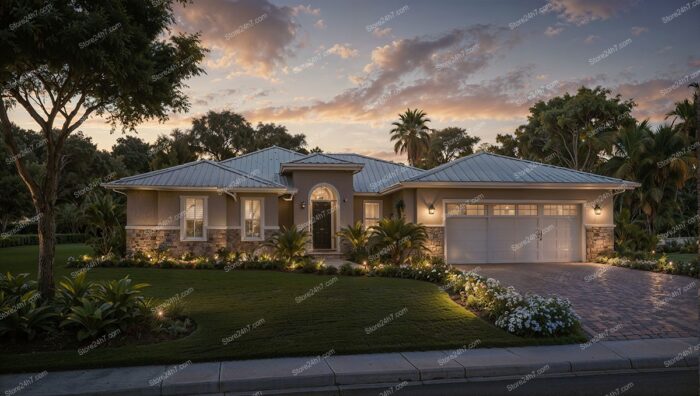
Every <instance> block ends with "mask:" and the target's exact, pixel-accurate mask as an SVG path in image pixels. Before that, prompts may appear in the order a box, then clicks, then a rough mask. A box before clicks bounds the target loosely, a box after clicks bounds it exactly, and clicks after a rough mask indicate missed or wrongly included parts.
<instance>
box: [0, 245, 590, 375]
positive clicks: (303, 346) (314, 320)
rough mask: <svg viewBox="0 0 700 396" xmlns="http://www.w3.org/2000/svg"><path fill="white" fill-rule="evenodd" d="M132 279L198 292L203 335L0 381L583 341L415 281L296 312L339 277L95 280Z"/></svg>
mask: <svg viewBox="0 0 700 396" xmlns="http://www.w3.org/2000/svg"><path fill="white" fill-rule="evenodd" d="M86 252H87V247H86V246H84V245H59V246H58V257H59V258H58V260H57V262H58V263H61V265H59V266H58V267H57V268H56V275H57V279H58V278H59V277H61V276H64V275H67V274H69V273H70V272H71V271H74V269H70V268H64V267H63V264H62V263H64V262H65V259H66V258H67V257H68V256H70V255H77V254H82V253H86ZM36 256H37V247H36V246H25V247H17V248H6V249H0V271H2V272H6V271H12V272H29V273H31V274H36V269H35V266H36V264H35V260H36ZM127 274H128V275H129V276H130V277H131V278H133V279H135V280H136V281H138V282H147V283H150V284H151V285H152V286H151V287H150V288H148V289H146V291H145V294H146V295H147V296H150V297H155V298H158V299H163V300H164V299H167V298H169V297H172V296H174V295H176V294H178V293H181V292H183V291H185V290H187V289H189V288H190V287H191V288H193V289H194V291H193V292H192V293H191V294H190V295H189V296H187V297H186V298H185V300H186V301H187V302H188V303H189V306H190V311H191V313H190V316H191V317H192V318H193V319H194V320H195V321H196V323H197V326H198V327H197V329H196V330H195V332H194V333H192V334H191V335H189V336H187V337H185V338H182V339H179V340H175V341H166V342H162V343H158V344H149V345H134V346H124V347H118V348H108V347H100V348H97V349H95V350H92V351H91V352H89V353H88V354H86V355H83V356H80V355H78V353H77V351H76V350H68V351H60V352H42V353H33V354H3V356H2V359H0V372H20V371H28V370H40V371H41V370H57V369H71V368H88V367H89V368H95V367H106V366H117V365H142V364H155V363H182V362H184V361H187V360H192V361H209V360H217V359H246V358H262V357H271V356H293V355H316V354H323V353H325V352H327V351H330V350H331V349H333V350H335V353H337V354H350V353H366V352H385V351H407V350H428V349H452V348H459V347H463V346H464V345H469V344H470V343H471V342H473V341H475V340H480V341H481V343H480V344H479V346H480V347H486V346H512V345H532V344H540V343H549V344H551V343H567V342H580V341H582V340H583V339H582V337H569V338H560V339H539V340H533V339H523V338H519V337H515V336H512V335H509V334H507V333H506V332H504V331H502V330H500V329H498V328H496V327H494V326H492V325H491V324H489V323H487V322H485V321H484V320H482V319H480V318H478V317H476V316H475V315H474V314H472V313H471V312H469V311H467V310H465V309H464V308H463V307H461V306H459V305H458V304H456V303H454V302H453V301H452V300H450V298H449V296H448V295H447V294H446V293H445V292H443V291H441V290H440V289H438V288H437V287H436V286H435V285H433V284H430V283H427V282H420V281H413V280H403V279H386V278H367V277H345V276H338V279H337V281H336V282H335V283H333V284H332V285H330V286H328V287H326V288H323V289H322V290H321V291H319V292H318V293H316V294H315V295H313V296H310V297H308V298H307V299H306V300H305V301H303V302H301V303H299V304H297V303H296V302H295V297H297V296H301V295H303V294H304V293H306V292H307V291H309V290H310V289H312V288H313V287H314V286H317V285H318V284H319V283H321V282H326V281H328V280H330V279H332V278H333V277H332V276H321V275H303V274H290V273H282V272H271V271H231V272H224V271H221V270H199V271H195V270H176V269H169V270H159V269H145V268H96V269H93V270H91V271H90V272H89V278H91V279H94V280H102V279H116V278H120V277H123V276H124V275H127ZM404 308H405V309H406V310H405V314H403V315H402V316H400V317H398V318H397V319H395V320H393V321H390V322H389V323H387V324H386V325H385V326H384V327H382V328H380V329H378V330H376V331H375V332H372V333H371V334H369V335H368V334H366V333H365V328H366V327H369V326H372V325H374V324H375V323H377V322H379V321H380V320H382V319H383V318H385V317H387V316H388V315H389V314H391V313H396V312H399V311H401V310H403V309H404ZM261 320H264V324H262V325H260V326H259V327H257V328H255V329H251V330H250V331H249V332H247V333H245V334H243V335H242V336H240V337H239V338H237V339H236V340H235V341H234V342H231V343H229V344H228V345H226V346H224V345H222V341H221V340H222V338H225V337H229V336H231V335H233V334H234V333H235V332H236V331H237V330H239V329H242V328H244V327H246V326H247V325H251V326H252V324H253V323H256V322H259V321H261ZM0 349H2V345H0Z"/></svg>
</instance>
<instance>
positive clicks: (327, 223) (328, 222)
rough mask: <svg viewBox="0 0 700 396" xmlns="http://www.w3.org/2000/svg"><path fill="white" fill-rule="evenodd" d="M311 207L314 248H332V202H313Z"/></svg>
mask: <svg viewBox="0 0 700 396" xmlns="http://www.w3.org/2000/svg"><path fill="white" fill-rule="evenodd" d="M311 207H312V209H311V224H312V226H311V228H312V229H313V242H314V249H331V248H332V247H333V245H332V243H331V241H332V229H331V228H332V226H333V222H332V218H331V216H332V213H331V203H330V202H322V201H318V202H313V204H312V205H311Z"/></svg>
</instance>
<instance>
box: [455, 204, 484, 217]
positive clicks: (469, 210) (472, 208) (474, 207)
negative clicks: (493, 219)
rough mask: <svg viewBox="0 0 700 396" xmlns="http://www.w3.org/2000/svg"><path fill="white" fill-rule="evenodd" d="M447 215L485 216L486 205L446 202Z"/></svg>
mask: <svg viewBox="0 0 700 396" xmlns="http://www.w3.org/2000/svg"><path fill="white" fill-rule="evenodd" d="M447 216H486V205H479V204H465V203H448V204H447Z"/></svg>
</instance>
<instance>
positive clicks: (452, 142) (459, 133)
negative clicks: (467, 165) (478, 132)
mask: <svg viewBox="0 0 700 396" xmlns="http://www.w3.org/2000/svg"><path fill="white" fill-rule="evenodd" d="M479 141H481V138H480V137H477V136H469V134H468V133H467V130H466V129H464V128H458V127H448V128H445V129H441V130H434V131H432V132H431V133H430V148H429V150H428V153H427V155H426V156H425V158H424V159H423V161H421V167H422V168H425V169H430V168H434V167H436V166H438V165H442V164H446V163H448V162H450V161H452V160H455V159H457V158H461V157H464V156H467V155H469V154H473V153H474V146H475V145H476V144H477V143H479Z"/></svg>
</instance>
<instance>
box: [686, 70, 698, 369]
mask: <svg viewBox="0 0 700 396" xmlns="http://www.w3.org/2000/svg"><path fill="white" fill-rule="evenodd" d="M688 87H690V88H693V102H695V155H696V157H695V160H696V162H695V184H696V186H695V187H696V190H697V191H696V193H697V200H698V216H700V84H699V83H698V82H694V83H692V84H690V85H689V86H688ZM698 239H699V240H700V222H698ZM698 261H699V262H700V244H698ZM698 307H699V309H700V304H698ZM698 361H699V362H700V357H698ZM698 370H700V366H698Z"/></svg>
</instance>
